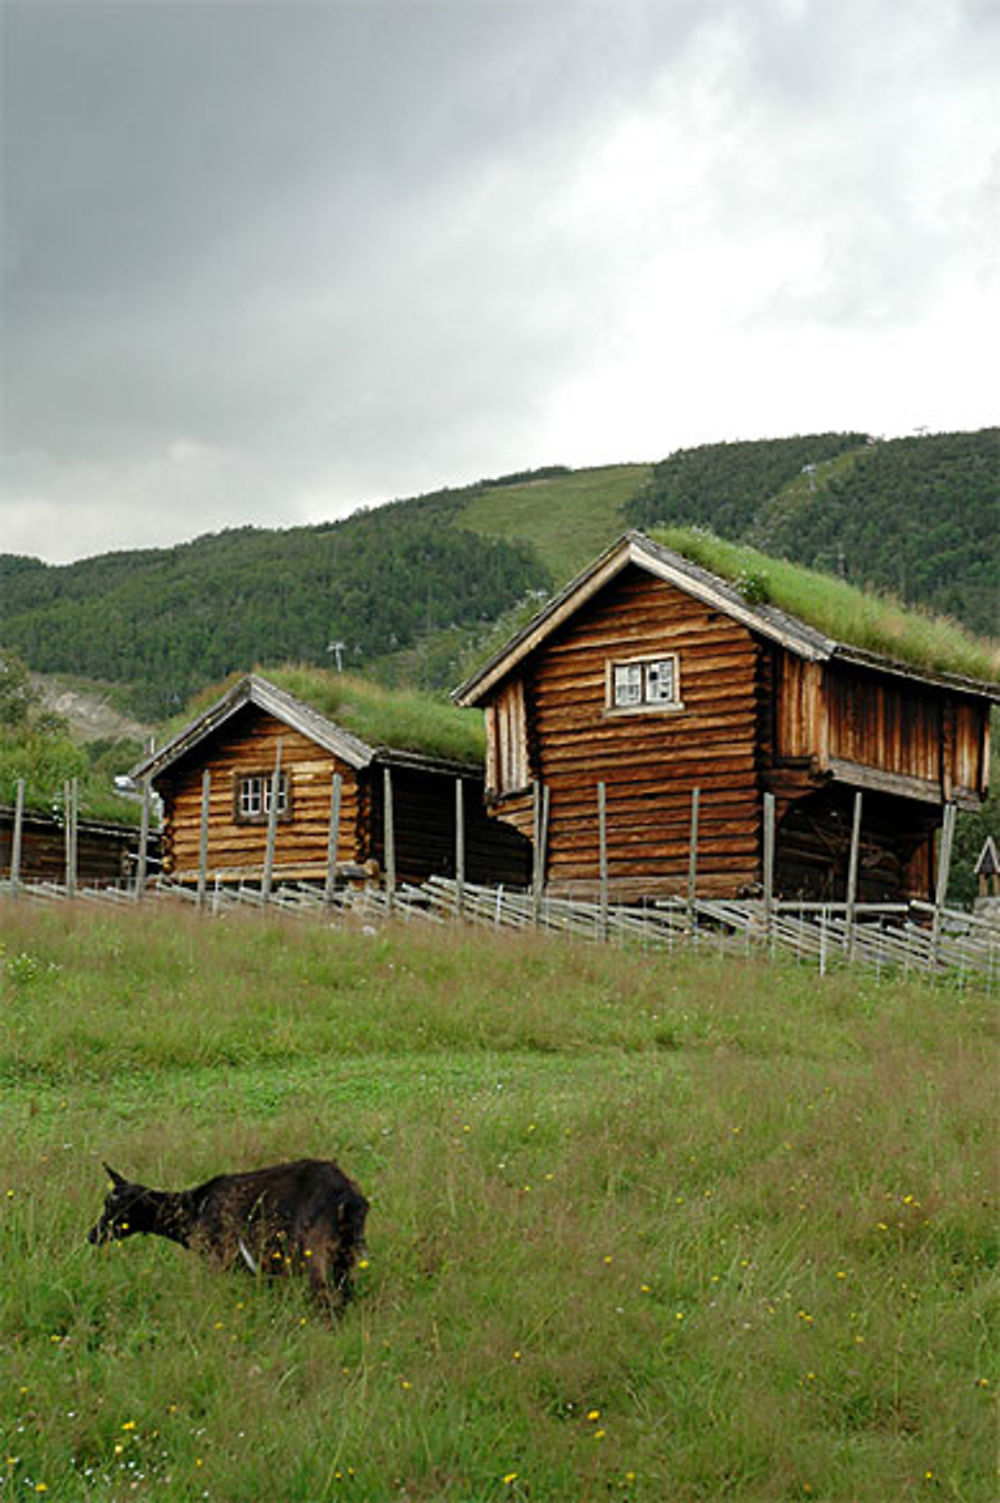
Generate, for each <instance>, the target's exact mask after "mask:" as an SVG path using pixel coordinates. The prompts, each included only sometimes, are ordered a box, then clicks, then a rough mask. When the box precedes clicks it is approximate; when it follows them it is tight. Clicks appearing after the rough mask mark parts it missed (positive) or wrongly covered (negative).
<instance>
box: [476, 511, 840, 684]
mask: <svg viewBox="0 0 1000 1503" xmlns="http://www.w3.org/2000/svg"><path fill="white" fill-rule="evenodd" d="M632 563H634V564H638V565H639V567H640V568H644V569H646V570H647V571H648V572H649V573H650V574H653V575H655V576H656V577H657V578H659V579H663V580H664V581H666V582H667V583H668V584H674V585H677V586H678V588H680V589H682V590H686V591H687V593H688V594H690V595H694V596H695V597H696V598H697V599H699V600H702V601H703V602H704V603H705V604H706V605H711V606H713V607H714V608H715V609H717V610H720V611H722V612H723V613H724V614H725V615H727V616H731V617H733V618H734V619H735V620H738V621H741V622H742V623H743V624H744V625H745V626H747V627H749V628H750V629H751V630H752V631H757V632H761V633H763V634H764V635H765V636H767V637H770V638H772V639H773V640H775V641H778V642H780V643H781V644H782V645H783V646H785V647H788V648H789V649H790V650H791V651H792V652H795V653H797V654H798V655H799V656H800V657H806V658H812V659H814V660H819V661H822V660H824V659H826V658H828V657H829V656H830V655H831V653H832V652H833V650H834V648H835V647H836V646H837V644H836V643H835V642H833V641H831V639H830V638H829V637H825V636H824V635H823V633H822V632H819V631H817V630H816V629H815V628H814V627H811V626H808V625H806V623H805V622H804V621H799V620H798V619H797V618H796V617H794V616H789V615H787V614H786V613H785V612H784V611H780V610H778V609H777V607H775V606H768V605H763V606H752V605H748V603H747V602H746V601H745V600H744V599H743V597H742V596H741V595H740V593H739V591H738V590H737V589H736V588H735V586H733V585H731V584H729V583H728V581H726V580H724V579H722V578H720V577H719V575H717V574H711V573H709V571H708V570H707V569H703V568H701V566H700V565H698V564H694V563H692V562H691V560H690V559H687V558H685V557H684V556H683V554H680V553H675V552H674V550H673V549H671V548H665V547H664V546H663V544H662V543H656V542H654V541H653V539H652V538H648V537H646V535H645V533H642V532H637V531H635V530H630V531H628V532H624V533H622V534H621V536H620V537H618V538H617V539H616V540H615V542H613V543H612V544H611V545H610V547H608V548H606V549H605V550H604V552H603V553H602V554H600V555H599V556H598V557H597V558H596V559H595V560H594V561H593V563H591V564H589V565H588V567H587V568H586V569H584V570H583V572H582V573H581V574H578V575H577V576H576V578H575V579H572V580H570V582H569V584H567V585H566V586H565V587H564V589H562V590H560V592H559V593H558V595H554V596H553V598H552V599H551V600H550V601H549V602H548V603H547V604H546V605H544V606H543V607H542V609H541V610H540V611H539V612H538V613H537V614H536V615H535V616H533V617H532V619H531V620H530V621H529V622H528V623H527V624H526V625H525V626H523V627H522V628H521V630H520V631H519V632H517V633H516V634H515V635H514V636H513V637H511V639H510V641H509V642H507V643H505V645H504V646H503V647H501V648H500V649H499V650H498V651H497V652H495V653H494V654H493V656H492V657H491V658H489V659H488V660H487V662H485V663H484V664H483V666H482V667H481V668H479V669H477V671H476V672H475V673H473V674H472V675H471V676H470V677H469V678H467V679H466V680H465V682H464V683H462V684H459V686H458V687H457V688H456V689H454V690H453V691H452V699H454V701H455V702H456V704H460V705H464V706H470V705H476V704H478V703H479V702H480V701H481V700H482V699H483V697H484V696H485V695H486V694H487V693H488V692H489V690H490V689H492V688H494V687H495V685H496V684H497V683H498V682H499V681H500V680H501V679H502V678H505V677H506V676H507V674H508V673H510V671H511V669H513V668H515V667H516V666H517V664H518V663H519V662H520V661H521V660H522V659H523V658H525V657H527V655H528V654H529V653H530V652H533V651H534V649H535V648H536V647H538V646H540V645H541V643H542V642H544V641H545V639H546V638H547V637H549V636H550V635H551V634H552V632H554V631H555V630H556V628H557V627H559V626H561V625H562V623H563V622H564V621H566V620H568V618H569V617H570V616H572V615H574V614H575V613H576V611H578V610H579V609H580V607H581V606H583V605H585V604H586V602H587V601H588V600H589V599H591V598H592V596H594V595H595V594H596V593H597V591H598V590H600V589H602V588H603V587H604V585H606V584H607V583H609V581H610V580H612V579H614V577H615V576H616V575H617V574H619V573H621V571H622V570H623V569H624V568H626V567H627V565H628V564H632Z"/></svg>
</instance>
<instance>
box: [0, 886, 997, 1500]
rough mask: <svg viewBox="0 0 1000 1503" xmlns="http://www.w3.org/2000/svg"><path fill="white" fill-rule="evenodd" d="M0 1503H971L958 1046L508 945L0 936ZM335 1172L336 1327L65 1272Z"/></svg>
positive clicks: (321, 933)
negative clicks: (226, 1181)
mask: <svg viewBox="0 0 1000 1503" xmlns="http://www.w3.org/2000/svg"><path fill="white" fill-rule="evenodd" d="M0 944H2V946H3V949H2V952H0V1015H2V1019H3V1035H2V1038H0V1107H2V1114H3V1115H2V1127H0V1164H2V1165H3V1169H2V1174H3V1183H0V1257H2V1266H3V1269H4V1280H3V1285H2V1297H0V1352H2V1365H3V1368H4V1374H5V1376H4V1381H3V1388H2V1399H0V1424H2V1427H3V1456H2V1458H0V1459H2V1460H3V1461H4V1469H3V1470H2V1471H0V1475H2V1476H3V1477H4V1481H3V1483H0V1488H2V1489H3V1490H5V1491H7V1492H8V1493H9V1495H10V1496H12V1497H24V1496H30V1495H31V1494H32V1493H35V1494H36V1495H37V1492H38V1490H39V1489H43V1488H44V1489H46V1490H47V1491H48V1493H49V1495H50V1496H52V1497H53V1498H59V1499H64V1498H65V1499H70V1500H75V1499H84V1498H102V1499H104V1498H110V1499H127V1498H133V1497H137V1498H143V1497H150V1498H153V1497H165V1498H171V1499H180V1500H186V1499H196V1498H203V1497H206V1496H207V1497H209V1498H215V1499H223V1500H227V1503H241V1500H247V1503H250V1500H254V1503H256V1500H259V1499H260V1498H261V1497H266V1496H276V1497H280V1498H281V1499H282V1500H289V1503H296V1500H302V1503H307V1500H308V1503H317V1500H323V1499H337V1498H355V1499H371V1500H381V1499H387V1500H388V1499H413V1500H431V1499H442V1500H444V1499H448V1500H460V1503H478V1500H483V1503H485V1500H493V1499H508V1498H509V1499H514V1498H518V1499H526V1498H531V1499H534V1500H536V1503H537V1500H542V1499H544V1500H563V1499H566V1500H581V1499H597V1498H601V1499H609V1498H610V1499H615V1500H619V1503H620V1500H625V1499H628V1500H649V1503H654V1500H655V1503H660V1500H682V1499H683V1500H693V1499H705V1500H716V1499H720V1498H735V1499H742V1500H749V1499H753V1500H761V1503H764V1500H767V1503H770V1500H778V1499H786V1498H787V1499H802V1498H826V1499H836V1500H844V1503H846V1500H859V1503H864V1500H870V1503H884V1500H886V1499H911V1498H912V1499H923V1498H928V1499H930V1498H951V1499H962V1500H967V1503H978V1500H986V1499H992V1498H993V1497H994V1496H995V1473H994V1455H993V1451H994V1438H995V1430H994V1428H993V1418H992V1407H993V1403H994V1397H995V1385H996V1381H997V1371H996V1353H995V1350H994V1349H992V1348H991V1329H992V1330H994V1331H995V1324H993V1322H995V1316H996V1293H997V1289H996V1262H997V1237H996V1231H997V1226H996V1219H995V1211H994V1207H995V1199H994V1197H995V1194H996V1188H997V1187H996V1183H995V1181H996V1169H997V1164H996V1154H995V1129H996V1099H995V1090H994V1081H995V1078H996V1074H995V1066H996V1057H995V1027H994V1025H995V1018H994V1017H993V1015H992V1009H991V1006H990V1004H989V1003H988V1001H987V999H986V998H985V997H984V996H982V995H980V994H978V993H976V992H974V991H966V992H965V993H963V994H961V995H959V994H952V993H950V992H948V991H944V990H931V989H927V988H925V987H923V986H921V985H919V984H914V983H905V984H904V983H903V982H902V981H900V980H896V981H890V982H886V981H884V980H883V982H882V984H881V985H876V984H875V983H874V981H873V980H872V979H870V978H859V977H856V976H851V975H847V974H842V975H838V976H834V977H830V978H827V979H826V980H824V981H817V978H816V976H815V973H813V972H811V971H805V970H802V971H799V970H796V969H795V968H794V967H792V968H789V969H786V970H782V969H781V968H777V969H775V968H771V967H766V968H765V967H759V966H758V965H756V964H755V963H754V962H753V961H747V962H744V963H739V962H733V961H731V960H730V961H726V962H723V961H721V960H717V959H714V958H713V959H706V960H701V959H698V958H697V957H691V956H687V955H676V954H675V955H673V956H665V955H664V956H656V955H651V954H650V955H644V954H641V953H638V952H635V953H626V952H621V951H614V950H607V949H593V948H586V947H577V946H575V945H572V944H570V943H567V942H561V941H554V940H543V939H538V940H535V939H533V938H530V937H529V938H526V939H512V938H499V937H498V938H496V939H494V938H491V937H489V936H483V935H480V934H476V935H471V936H464V935H461V934H459V933H455V934H436V935H429V934H428V933H426V932H425V931H423V930H420V931H418V930H409V929H407V928H405V927H398V928H394V929H387V930H385V931H383V932H381V933H366V932H363V931H357V932H352V931H348V930H343V929H323V928H319V927H305V926H303V927H294V926H293V925H292V924H290V923H289V922H281V921H278V920H272V919H269V918H259V917H256V916H250V917H244V918H228V917H227V918H226V919H224V920H219V921H208V920H205V921H200V920H199V919H198V918H197V917H196V916H192V915H190V914H187V913H173V912H170V911H165V910H162V909H156V910H152V911H144V912H134V913H126V914H117V913H116V914H103V913H102V914H95V913H94V912H91V911H90V910H85V909H81V908H71V907H66V906H63V907H61V908H60V909H59V910H57V911H51V912H44V911H34V910H31V909H28V908H26V907H23V906H18V905H14V904H8V905H6V907H4V908H0ZM306 1153H308V1154H320V1155H329V1154H333V1155H335V1156H336V1157H337V1158H338V1159H340V1161H341V1162H342V1163H343V1164H344V1166H345V1167H346V1168H347V1169H348V1170H349V1172H350V1173H352V1174H353V1175H355V1176H357V1178H358V1179H359V1180H360V1182H361V1183H362V1185H363V1186H364V1188H365V1190H366V1192H367V1193H368V1194H369V1195H370V1197H371V1199H372V1202H373V1210H372V1214H371V1218H370V1223H369V1240H370V1244H371V1260H370V1266H369V1267H368V1268H366V1269H365V1270H363V1271H362V1273H361V1275H360V1277H359V1290H358V1298H357V1300H356V1302H355V1304H354V1305H353V1306H352V1307H351V1309H350V1311H349V1313H348V1315H347V1317H346V1318H345V1320H344V1321H343V1323H342V1324H340V1325H339V1326H335V1327H330V1326H328V1325H326V1324H324V1323H323V1321H322V1320H320V1319H319V1318H318V1316H317V1315H316V1313H315V1311H314V1310H313V1308H312V1307H311V1306H310V1305H309V1304H308V1302H307V1299H306V1297H305V1294H304V1292H303V1291H302V1290H300V1289H298V1288H297V1287H296V1286H294V1285H289V1286H266V1285H259V1284H257V1283H255V1282H254V1280H253V1279H251V1278H250V1277H249V1276H247V1277H245V1278H240V1277H238V1276H232V1277H229V1276H222V1275H218V1274H214V1273H213V1272H212V1271H211V1270H210V1269H209V1268H207V1267H206V1266H205V1265H204V1264H203V1263H201V1262H200V1261H199V1260H198V1259H197V1258H196V1257H195V1256H194V1255H193V1254H190V1253H186V1252H184V1251H183V1250H182V1249H179V1248H176V1247H174V1246H172V1245H170V1244H167V1243H164V1242H158V1241H156V1240H153V1239H149V1240H141V1239H135V1240H134V1241H132V1242H129V1243H126V1244H123V1245H122V1246H120V1247H116V1248H109V1249H101V1250H97V1249H93V1248H90V1247H88V1246H87V1245H86V1244H85V1243H84V1241H83V1234H84V1232H85V1230H86V1227H87V1226H88V1225H89V1224H90V1222H91V1221H92V1220H93V1219H94V1217H95V1216H96V1213H97V1210H98V1208H99V1205H100V1201H101V1199H102V1197H103V1191H104V1174H103V1170H102V1169H101V1168H100V1161H101V1159H102V1158H106V1159H107V1160H108V1161H109V1162H110V1163H111V1164H112V1165H114V1166H115V1167H117V1168H119V1169H120V1170H122V1171H123V1172H125V1173H127V1174H130V1175H133V1176H135V1177H137V1178H141V1179H145V1180H147V1181H149V1182H152V1183H156V1184H164V1185H180V1184H185V1183H195V1182H196V1181H197V1180H199V1179H201V1178H204V1177H206V1176H207V1175H209V1174H211V1173H214V1172H217V1171H218V1170H221V1169H226V1168H237V1167H250V1166H252V1165H256V1164H262V1163H266V1162H268V1161H274V1160H277V1159H280V1158H284V1157H292V1156H295V1155H299V1154H306Z"/></svg>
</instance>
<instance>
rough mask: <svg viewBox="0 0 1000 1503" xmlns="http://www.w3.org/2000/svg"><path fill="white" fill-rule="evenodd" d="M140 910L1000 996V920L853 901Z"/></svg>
mask: <svg viewBox="0 0 1000 1503" xmlns="http://www.w3.org/2000/svg"><path fill="white" fill-rule="evenodd" d="M71 895H74V894H71V893H70V891H69V889H67V887H66V886H65V885H64V884H61V883H54V882H36V883H22V884H20V885H19V887H18V888H16V889H15V888H14V887H13V886H12V884H11V883H10V881H0V897H5V896H6V897H7V898H11V897H18V898H20V899H21V900H22V901H32V902H35V903H48V902H55V901H60V900H64V899H66V898H67V897H68V896H71ZM75 897H76V899H77V901H79V902H82V903H105V904H112V905H117V906H122V907H134V905H135V903H136V894H135V891H134V888H131V889H129V888H125V887H122V886H102V887H99V888H98V887H82V886H78V887H77V888H76V891H75ZM145 901H146V902H153V903H164V902H170V903H175V904H184V905H186V906H189V907H192V908H195V909H199V910H200V911H201V912H203V913H205V914H206V915H209V916H213V917H222V916H224V915H225V914H227V913H232V912H235V911H237V910H244V911H245V910H247V909H257V910H259V911H262V912H263V911H268V912H272V913H281V914H292V915H296V916H300V917H303V918H311V919H313V920H319V921H323V922H326V923H352V924H355V925H366V924H368V925H373V926H379V925H381V924H382V923H385V922H390V921H392V922H401V923H417V924H422V925H427V924H430V925H449V926H454V925H460V924H469V925H474V926H479V927H486V928H489V929H494V930H500V929H504V930H511V929H520V930H533V931H539V932H546V933H558V934H565V935H569V936H572V937H573V938H576V939H580V940H590V941H593V942H595V943H604V944H612V945H628V946H638V947H639V948H641V949H647V950H663V949H666V950H673V949H674V948H675V947H682V946H684V947H691V948H694V949H696V950H701V951H703V952H708V953H712V952H715V953H717V954H720V955H732V956H737V955H751V954H755V955H763V956H767V957H770V958H771V959H777V958H778V957H779V956H785V957H789V956H790V957H792V958H794V960H795V961H796V962H798V963H801V964H807V965H814V966H816V967H817V969H818V970H819V973H820V974H821V975H825V974H827V973H828V972H830V971H832V970H834V969H836V968H838V967H841V966H844V965H860V966H865V967H867V968H869V969H873V970H874V971H875V972H876V974H878V975H881V974H889V973H890V972H894V973H902V974H904V975H905V974H909V973H913V974H920V975H924V976H931V977H939V978H942V979H944V978H950V979H952V980H955V981H957V982H958V983H959V984H960V985H965V984H966V982H973V981H974V982H976V983H977V984H980V985H982V984H985V988H986V991H987V993H988V994H992V992H993V991H994V990H995V989H1000V921H998V920H997V919H992V920H989V919H986V918H980V917H978V916H977V915H974V914H969V913H965V912H962V911H960V910H957V909H941V908H940V907H935V906H934V905H933V904H930V903H918V902H911V903H898V904H892V903H881V904H860V903H859V904H855V905H854V908H853V910H850V911H849V910H848V906H847V904H846V903H784V902H774V903H773V904H772V905H771V906H770V909H768V907H767V905H766V904H765V903H764V901H763V900H756V901H749V900H745V901H707V900H705V899H702V898H697V899H695V900H694V902H693V903H692V902H691V901H690V900H689V899H688V898H687V897H685V898H660V899H656V900H650V901H648V902H645V903H634V904H618V903H608V904H602V903H601V902H600V901H596V902H595V901H594V900H592V899H586V898H583V897H581V898H574V897H573V896H572V895H570V896H568V897H551V896H549V895H548V894H542V895H541V897H539V896H538V895H537V894H536V893H535V892H533V891H532V890H530V889H528V890H519V891H514V890H505V889H504V888H502V887H481V886H476V885H473V884H470V883H468V882H464V883H459V882H457V881H455V880H454V879H452V878H444V877H434V878H431V880H430V881H428V882H425V883H422V884H421V885H420V886H412V885H410V884H407V883H401V884H398V885H397V886H396V887H395V888H386V887H385V886H382V885H379V886H368V887H357V888H337V889H335V890H334V891H333V892H332V893H328V892H326V891H325V890H324V888H323V887H320V886H316V885H310V884H307V883H292V884H288V883H286V884H282V885H276V886H273V887H272V888H271V891H270V893H267V892H266V891H265V890H264V887H263V885H262V884H257V883H245V884H242V885H239V886H229V885H221V884H220V885H219V886H217V887H214V888H210V889H208V890H207V891H206V892H204V893H202V894H200V895H199V892H198V890H197V888H195V887H191V886H185V885H182V884H171V883H170V882H160V883H159V884H157V885H156V886H155V887H153V888H150V889H149V890H148V891H147V893H146V895H145Z"/></svg>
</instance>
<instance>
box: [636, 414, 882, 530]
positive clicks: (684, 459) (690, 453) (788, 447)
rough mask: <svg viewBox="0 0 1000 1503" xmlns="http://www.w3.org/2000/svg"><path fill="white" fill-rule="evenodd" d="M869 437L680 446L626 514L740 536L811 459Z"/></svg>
mask: <svg viewBox="0 0 1000 1503" xmlns="http://www.w3.org/2000/svg"><path fill="white" fill-rule="evenodd" d="M865 442H866V439H865V435H864V434H863V433H814V434H810V435H808V436H807V437H805V438H774V439H760V440H758V441H755V442H751V443H731V444H702V445H700V446H699V447H698V448H697V449H677V450H676V451H675V452H674V453H673V454H671V455H669V457H668V458H666V459H664V460H662V461H661V463H660V464H658V465H655V466H654V467H653V473H652V475H651V476H650V478H649V480H648V481H647V482H646V484H645V485H644V486H643V487H642V489H641V490H640V491H639V492H638V493H637V494H636V496H635V498H634V500H632V501H631V502H630V503H629V504H628V506H626V508H625V514H626V516H627V517H628V518H629V521H630V522H632V523H633V525H634V526H636V527H642V528H649V527H657V526H665V527H674V526H689V525H691V524H692V523H694V524H696V525H698V526H702V527H710V528H711V530H712V531H713V532H717V533H718V534H719V536H720V537H726V538H740V537H742V536H743V535H744V534H745V533H746V531H747V529H748V528H749V527H751V526H752V524H753V522H754V521H755V519H756V516H757V513H758V511H759V510H760V508H761V506H762V505H763V504H764V502H765V501H767V500H768V499H769V498H770V497H771V496H776V495H777V494H778V493H779V491H781V490H782V489H783V488H784V487H785V486H786V485H787V484H788V483H789V482H790V481H792V480H794V479H795V477H796V475H799V474H801V473H802V471H803V469H804V467H805V466H806V465H819V464H821V463H823V462H824V461H827V460H831V459H835V458H836V457H837V456H838V455H841V454H848V453H850V452H851V451H852V450H857V449H859V448H861V447H862V446H863V445H864V444H865Z"/></svg>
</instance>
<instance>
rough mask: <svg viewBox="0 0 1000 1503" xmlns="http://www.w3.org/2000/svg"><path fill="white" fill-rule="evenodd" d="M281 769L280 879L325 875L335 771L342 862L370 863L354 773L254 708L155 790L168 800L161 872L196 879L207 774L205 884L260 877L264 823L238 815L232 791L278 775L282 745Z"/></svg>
mask: <svg viewBox="0 0 1000 1503" xmlns="http://www.w3.org/2000/svg"><path fill="white" fill-rule="evenodd" d="M279 740H280V742H281V767H282V771H283V772H285V773H287V775H288V779H289V796H290V799H291V817H290V818H288V819H285V818H279V820H278V825H277V840H276V845H275V866H274V870H275V875H276V876H284V877H293V876H294V877H302V878H306V877H322V876H323V875H324V873H325V871H326V850H327V836H328V832H329V828H330V792H331V787H332V783H333V774H334V772H339V773H340V774H341V777H342V778H343V791H342V795H341V813H340V831H339V836H338V843H337V860H338V863H354V862H357V861H360V860H364V859H365V854H363V852H362V844H363V842H362V838H361V831H360V829H359V816H360V803H361V801H360V798H359V788H358V777H357V773H356V771H355V769H354V768H352V767H349V766H347V764H346V763H342V762H339V761H338V760H337V759H336V758H335V757H334V756H333V755H332V754H331V753H330V752H327V751H324V750H323V748H322V747H319V746H317V745H316V743H315V742H314V741H311V740H310V739H309V738H308V737H307V736H303V735H302V734H301V733H300V732H298V731H295V730H292V729H291V728H290V727H289V726H287V725H285V724H284V723H283V722H282V721H280V720H277V719H276V718H275V717H274V716H272V715H269V714H267V713H266V712H265V711H263V710H260V709H258V708H257V707H256V706H253V705H248V706H247V707H246V708H245V709H244V710H242V711H241V712H240V713H239V714H238V715H237V716H234V717H233V719H232V720H230V721H228V722H227V723H226V724H225V725H224V726H223V727H222V728H221V730H220V731H219V733H218V735H217V736H216V737H215V738H214V739H213V741H212V742H211V744H210V745H209V747H208V748H207V749H206V747H205V746H204V745H202V746H201V747H199V748H198V755H197V758H192V760H191V762H190V763H189V764H187V765H181V766H180V767H174V768H171V769H170V770H169V772H168V774H167V775H166V776H165V777H164V778H163V779H161V780H159V781H158V783H157V792H158V793H159V794H160V795H161V797H162V798H163V801H164V871H165V872H166V873H167V875H169V876H173V877H175V878H177V879H179V880H182V881H183V880H192V879H193V878H194V877H196V876H197V873H198V867H199V845H200V832H201V784H202V773H203V771H204V769H205V768H206V767H207V768H208V769H209V771H210V772H211V775H212V786H211V801H210V809H209V834H208V878H209V880H210V881H213V880H214V879H215V878H216V877H217V876H218V877H220V878H225V877H226V876H233V875H235V874H238V873H240V872H246V873H248V874H249V873H257V874H258V875H259V874H260V873H261V872H262V870H263V865H264V854H265V849H266V845H267V821H266V819H262V820H260V821H259V822H254V823H247V822H243V821H239V820H237V819H236V817H235V813H234V784H235V783H236V782H237V781H238V779H239V778H241V777H247V776H250V775H253V774H261V775H264V776H269V775H270V774H271V772H273V770H274V764H275V757H276V755H277V749H278V742H279Z"/></svg>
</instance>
